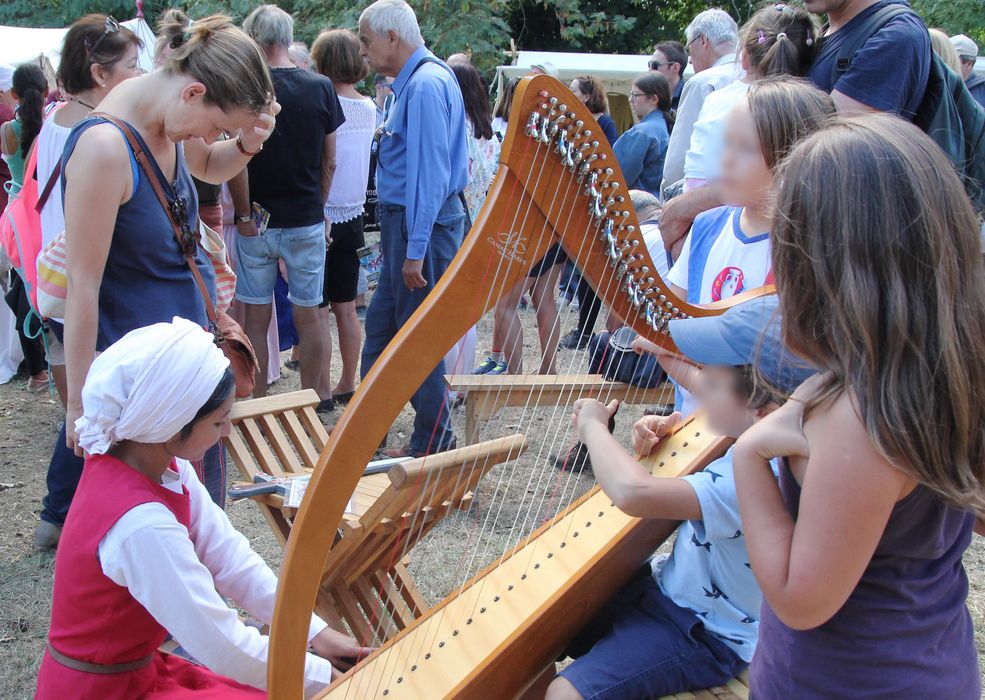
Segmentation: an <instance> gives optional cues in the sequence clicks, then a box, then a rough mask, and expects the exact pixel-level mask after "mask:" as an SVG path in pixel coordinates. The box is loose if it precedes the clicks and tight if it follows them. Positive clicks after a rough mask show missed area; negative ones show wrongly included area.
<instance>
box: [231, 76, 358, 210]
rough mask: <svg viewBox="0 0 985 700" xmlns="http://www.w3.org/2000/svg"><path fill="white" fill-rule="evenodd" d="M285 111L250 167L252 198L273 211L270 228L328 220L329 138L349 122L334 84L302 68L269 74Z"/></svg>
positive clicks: (279, 116)
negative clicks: (324, 183)
mask: <svg viewBox="0 0 985 700" xmlns="http://www.w3.org/2000/svg"><path fill="white" fill-rule="evenodd" d="M270 74H271V76H272V77H273V81H274V90H275V92H276V95H277V102H279V103H280V106H281V111H280V114H278V115H277V126H276V127H274V133H273V134H271V135H270V138H269V139H267V142H266V143H265V144H264V146H263V151H261V152H260V153H259V154H257V155H256V156H254V157H253V160H251V161H250V165H249V168H248V170H249V175H250V199H251V201H254V202H257V203H258V204H260V206H262V207H263V208H264V209H266V210H267V211H269V212H270V224H269V226H270V228H296V227H299V226H312V225H314V224H317V223H318V222H320V221H324V219H325V215H324V213H323V211H324V206H325V202H324V201H323V200H322V193H321V170H322V156H323V154H324V146H325V136H326V135H328V134H331V133H333V132H334V131H335V130H336V129H338V128H339V126H341V124H342V123H343V122H344V121H345V116H344V115H343V114H342V105H341V104H339V98H338V96H337V95H336V94H335V87H334V86H333V85H332V81H331V80H329V79H328V78H326V77H325V76H323V75H318V74H317V73H312V72H311V71H307V70H302V69H300V68H273V69H271V71H270Z"/></svg>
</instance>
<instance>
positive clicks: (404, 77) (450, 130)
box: [376, 46, 469, 260]
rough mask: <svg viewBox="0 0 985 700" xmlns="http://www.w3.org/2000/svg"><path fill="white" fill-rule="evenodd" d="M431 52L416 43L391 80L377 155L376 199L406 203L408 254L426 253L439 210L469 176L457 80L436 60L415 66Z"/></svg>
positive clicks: (412, 256)
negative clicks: (390, 102) (390, 95)
mask: <svg viewBox="0 0 985 700" xmlns="http://www.w3.org/2000/svg"><path fill="white" fill-rule="evenodd" d="M433 55H434V54H432V53H431V52H430V51H428V50H427V48H425V47H424V46H421V47H420V48H418V49H417V50H416V51H415V52H414V53H413V54H411V57H410V59H408V61H407V63H405V64H404V67H403V68H401V69H400V74H399V75H397V79H396V80H395V81H394V82H393V93H394V95H396V101H395V102H394V104H393V107H392V108H391V109H390V110H389V112H388V113H387V118H386V122H385V123H384V125H383V137H382V139H381V141H380V147H379V159H378V161H377V173H376V187H377V191H378V193H379V198H380V201H381V202H384V203H386V204H398V205H402V206H403V207H405V209H406V216H407V233H408V236H407V257H408V258H409V259H411V260H420V259H422V258H423V257H424V255H425V253H427V248H428V242H429V241H430V238H431V229H432V228H433V227H434V222H435V220H436V219H437V217H438V211H439V210H440V209H441V206H442V205H443V204H444V203H445V201H446V200H447V199H448V198H449V197H451V196H453V195H457V194H458V193H459V192H461V191H463V190H464V189H465V185H466V184H468V179H469V169H468V148H467V146H466V141H465V105H464V104H463V103H462V91H461V88H459V86H458V81H457V80H456V79H455V76H454V74H453V73H452V72H451V71H450V70H449V69H448V68H447V67H446V66H444V65H438V64H436V63H426V64H424V65H423V66H421V67H420V69H418V70H417V72H415V71H414V69H415V68H417V65H418V64H419V63H420V62H421V60H422V59H424V58H425V57H426V56H433ZM411 74H413V78H411Z"/></svg>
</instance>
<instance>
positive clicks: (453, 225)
mask: <svg viewBox="0 0 985 700" xmlns="http://www.w3.org/2000/svg"><path fill="white" fill-rule="evenodd" d="M359 40H360V43H361V44H362V54H363V57H364V58H365V59H366V61H367V62H368V63H369V65H370V67H371V68H372V69H373V70H374V71H376V72H377V73H379V74H381V75H395V76H396V79H395V80H394V81H393V93H394V95H395V98H396V99H395V100H394V103H393V106H392V107H391V108H390V109H389V111H388V113H387V117H386V121H385V122H384V123H383V125H382V127H381V129H380V132H379V133H378V138H379V148H378V157H377V158H378V159H377V171H376V179H377V180H376V182H377V192H378V196H379V210H378V211H379V219H380V240H381V244H382V246H383V270H382V271H381V273H380V283H379V287H377V290H376V294H375V295H374V296H373V300H372V302H371V303H370V306H369V309H368V310H367V312H366V342H365V345H364V346H363V355H362V374H363V376H365V375H366V373H367V372H368V371H369V368H370V367H372V365H373V363H374V362H375V361H376V358H378V357H379V356H380V353H382V352H383V349H384V348H385V347H386V346H387V344H388V343H389V342H390V341H391V340H392V339H393V337H394V335H396V333H397V331H398V330H400V327H401V326H402V325H403V324H404V323H405V322H406V321H407V319H408V318H409V317H410V315H411V314H412V313H413V312H414V311H415V310H416V309H417V307H418V306H420V304H421V302H422V301H424V298H425V297H426V296H427V294H428V292H430V291H431V289H432V288H433V287H434V285H435V284H436V283H437V282H438V280H439V279H440V278H441V275H442V274H443V273H444V271H445V270H446V269H447V268H448V265H449V263H451V260H452V258H453V257H455V254H456V253H457V252H458V248H459V246H460V245H461V243H462V236H463V235H464V223H465V210H464V207H463V204H462V199H461V192H462V191H463V190H464V189H465V185H466V184H467V182H468V154H467V147H466V142H465V107H464V104H463V102H462V92H461V89H460V88H459V87H458V81H457V80H456V79H455V76H454V74H453V73H452V72H451V70H450V69H449V68H448V66H447V65H445V64H444V63H443V62H442V61H440V60H438V59H437V58H435V56H434V54H432V53H431V52H430V51H428V50H427V48H426V47H425V46H424V39H423V37H422V36H421V30H420V28H419V26H418V24H417V17H416V15H415V14H414V10H413V9H412V8H411V7H410V5H408V4H407V3H406V2H404V1H403V0H377V2H374V3H373V4H372V5H370V6H369V7H367V8H366V9H365V10H363V13H362V15H361V16H360V18H359ZM443 375H444V362H439V363H438V366H437V367H435V368H434V370H433V371H432V372H431V374H429V375H428V377H427V379H425V380H424V383H423V384H422V385H421V387H420V388H419V389H418V390H417V392H416V393H415V394H414V396H413V397H412V398H411V405H412V406H413V407H414V410H415V411H416V412H417V416H416V418H415V421H414V433H413V435H412V436H411V441H410V447H409V448H407V449H404V448H399V449H396V450H391V451H389V452H388V455H389V456H404V455H423V454H429V453H434V452H440V451H442V450H446V449H451V448H452V447H454V445H455V436H454V434H453V433H452V430H451V425H450V423H449V421H448V402H447V398H446V394H445V384H444V377H443Z"/></svg>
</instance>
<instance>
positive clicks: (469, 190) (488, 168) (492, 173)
mask: <svg viewBox="0 0 985 700" xmlns="http://www.w3.org/2000/svg"><path fill="white" fill-rule="evenodd" d="M465 128H466V139H467V143H468V151H469V184H468V185H466V186H465V203H466V204H467V205H468V207H469V216H470V217H471V219H472V221H475V217H476V216H478V214H479V210H480V209H481V208H482V203H483V202H485V201H486V194H487V193H488V192H489V186H490V185H492V181H493V178H494V177H496V169H497V168H498V167H499V151H500V143H499V139H498V138H496V135H495V134H493V137H492V138H491V139H477V138H476V137H475V133H474V131H473V129H472V124H471V123H470V122H469V121H468V120H466V122H465Z"/></svg>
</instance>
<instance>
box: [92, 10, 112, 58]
mask: <svg viewBox="0 0 985 700" xmlns="http://www.w3.org/2000/svg"><path fill="white" fill-rule="evenodd" d="M118 31H120V23H119V22H117V21H116V20H115V19H114V18H113V17H111V16H108V17H106V26H105V28H104V29H103V33H102V34H100V35H99V38H98V39H96V40H95V41H94V42H92V43H91V44H90V43H89V39H88V38H87V39H86V40H85V47H86V55H87V56H92V54H94V53H96V50H97V49H98V48H99V45H100V44H102V43H103V41H104V40H105V39H106V37H108V36H109V35H110V34H116V33H117V32H118Z"/></svg>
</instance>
